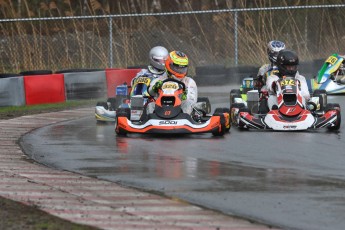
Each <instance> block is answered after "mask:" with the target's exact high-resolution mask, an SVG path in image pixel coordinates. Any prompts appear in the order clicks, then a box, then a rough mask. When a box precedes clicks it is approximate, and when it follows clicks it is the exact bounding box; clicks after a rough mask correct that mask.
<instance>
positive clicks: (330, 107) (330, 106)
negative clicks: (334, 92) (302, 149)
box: [325, 103, 341, 131]
mask: <svg viewBox="0 0 345 230" xmlns="http://www.w3.org/2000/svg"><path fill="white" fill-rule="evenodd" d="M330 110H337V122H336V124H335V126H331V127H327V128H328V130H331V131H336V130H339V128H340V125H341V113H340V105H339V104H338V103H329V104H327V105H326V108H325V112H328V111H330Z"/></svg>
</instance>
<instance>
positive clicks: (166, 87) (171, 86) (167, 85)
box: [162, 83, 178, 89]
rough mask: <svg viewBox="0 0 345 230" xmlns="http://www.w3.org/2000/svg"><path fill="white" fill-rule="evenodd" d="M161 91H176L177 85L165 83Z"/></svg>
mask: <svg viewBox="0 0 345 230" xmlns="http://www.w3.org/2000/svg"><path fill="white" fill-rule="evenodd" d="M162 89H178V84H177V83H166V84H163V86H162Z"/></svg>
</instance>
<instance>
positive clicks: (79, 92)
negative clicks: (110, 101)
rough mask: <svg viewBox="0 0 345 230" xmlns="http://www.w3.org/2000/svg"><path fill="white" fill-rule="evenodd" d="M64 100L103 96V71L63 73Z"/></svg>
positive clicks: (104, 83)
mask: <svg viewBox="0 0 345 230" xmlns="http://www.w3.org/2000/svg"><path fill="white" fill-rule="evenodd" d="M64 81H65V90H66V100H78V99H96V98H104V97H106V95H107V92H106V89H107V87H106V77H105V71H104V70H103V71H96V72H73V73H64Z"/></svg>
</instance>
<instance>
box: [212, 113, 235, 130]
mask: <svg viewBox="0 0 345 230" xmlns="http://www.w3.org/2000/svg"><path fill="white" fill-rule="evenodd" d="M220 113H223V114H224V113H227V114H228V119H229V120H228V122H226V123H227V124H228V125H226V126H225V132H229V130H230V128H231V119H230V109H228V108H216V110H215V111H214V114H220Z"/></svg>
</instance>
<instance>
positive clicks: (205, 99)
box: [197, 97, 211, 114]
mask: <svg viewBox="0 0 345 230" xmlns="http://www.w3.org/2000/svg"><path fill="white" fill-rule="evenodd" d="M197 102H205V103H206V110H205V112H206V113H207V114H209V113H211V103H210V100H209V99H208V97H198V101H197Z"/></svg>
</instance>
